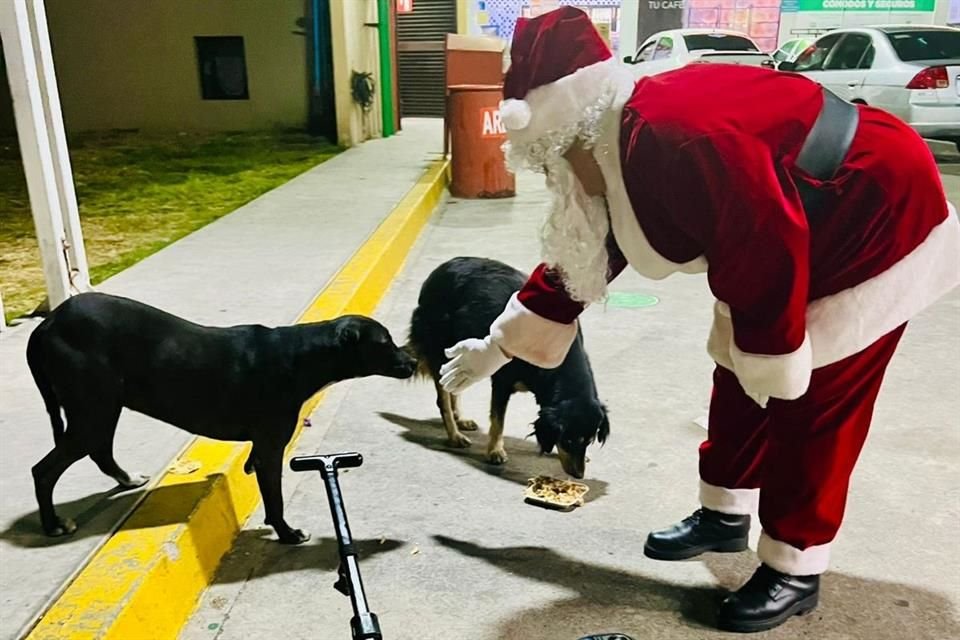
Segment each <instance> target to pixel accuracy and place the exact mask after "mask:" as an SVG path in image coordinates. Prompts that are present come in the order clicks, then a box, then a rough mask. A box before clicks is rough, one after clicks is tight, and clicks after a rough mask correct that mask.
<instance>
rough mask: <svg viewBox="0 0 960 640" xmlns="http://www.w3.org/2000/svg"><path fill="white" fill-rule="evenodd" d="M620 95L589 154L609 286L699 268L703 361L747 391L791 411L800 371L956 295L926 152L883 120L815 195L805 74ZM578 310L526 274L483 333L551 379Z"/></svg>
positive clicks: (875, 116) (872, 115) (943, 216)
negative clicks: (816, 200)
mask: <svg viewBox="0 0 960 640" xmlns="http://www.w3.org/2000/svg"><path fill="white" fill-rule="evenodd" d="M605 69H606V70H605ZM611 69H614V65H613V63H612V62H605V63H603V64H599V65H594V66H592V67H588V68H586V69H582V70H580V71H578V72H577V73H575V74H573V76H570V77H567V78H563V79H561V80H560V81H558V84H560V83H563V82H569V84H570V85H571V86H568V87H565V89H566V90H567V91H568V92H570V94H571V95H577V94H589V93H590V91H591V87H594V86H599V85H602V84H603V83H604V82H609V80H608V77H613V76H615V75H616V74H618V73H621V71H617V72H613V71H611ZM621 82H623V81H622V76H621ZM571 89H573V91H570V90H571ZM593 91H594V93H596V91H597V90H596V89H593ZM621 93H622V94H623V95H622V96H621V97H620V98H619V102H618V103H617V102H615V105H614V107H615V109H620V105H622V111H619V115H615V117H614V118H612V120H610V121H609V123H607V124H605V125H604V126H603V128H602V133H601V136H600V140H599V141H598V143H597V145H596V147H595V148H594V155H595V157H596V158H597V160H598V162H599V164H600V166H601V169H602V171H603V175H604V178H605V180H606V186H607V201H608V205H609V210H610V220H611V230H612V238H611V241H610V249H611V252H610V255H611V259H610V277H611V279H612V278H613V277H615V276H616V275H617V274H618V273H620V271H622V270H623V269H624V267H625V266H626V265H627V264H629V265H630V266H632V267H633V268H634V269H636V270H637V271H638V272H639V273H640V274H642V275H644V276H646V277H648V278H653V279H661V278H664V277H666V276H668V275H670V274H672V273H676V272H684V273H702V272H706V273H707V277H708V282H709V286H710V289H711V291H712V292H713V294H714V296H715V297H716V300H717V302H716V305H715V319H714V326H713V329H712V331H711V335H710V338H709V341H708V351H709V353H710V355H711V356H712V357H713V358H714V360H715V361H716V362H717V363H718V364H720V365H721V366H723V367H726V368H728V369H730V370H731V371H733V372H734V373H735V374H736V375H737V377H738V379H739V380H740V382H741V384H742V386H743V387H744V389H745V391H747V392H748V393H750V394H751V395H754V396H755V397H757V396H763V397H774V398H782V399H795V398H798V397H799V396H801V395H803V394H804V393H805V392H806V389H807V386H808V384H809V378H810V372H811V370H812V369H813V368H817V367H821V366H824V365H827V364H830V363H833V362H837V361H839V360H841V359H843V358H845V357H847V356H849V355H852V354H854V353H857V352H858V351H860V350H862V349H864V348H865V347H867V346H868V345H870V344H871V343H873V342H874V341H875V340H876V339H877V338H879V337H881V336H882V335H884V334H886V333H888V332H889V331H891V330H893V329H894V328H896V327H898V326H899V325H901V324H903V323H904V322H906V321H907V320H908V319H909V318H911V317H912V316H914V315H915V314H917V313H918V312H920V311H921V310H922V309H924V308H925V307H927V306H928V305H929V304H931V303H932V302H933V301H935V300H936V299H937V298H939V297H940V296H942V295H943V294H944V293H946V292H947V291H949V290H950V289H951V288H953V287H954V286H955V285H956V284H958V282H960V224H958V220H957V216H956V213H955V211H953V209H952V207H951V206H949V205H948V204H947V202H946V200H945V197H944V193H943V188H942V184H941V182H940V178H939V173H938V171H937V167H936V165H935V162H934V160H933V158H932V156H931V154H930V152H929V150H928V148H927V146H926V144H925V143H924V142H923V141H922V140H921V139H920V138H919V137H918V136H917V135H916V134H915V133H914V132H913V131H912V130H911V129H909V128H908V127H907V126H906V125H905V124H904V123H902V122H901V121H899V120H898V119H896V118H895V117H894V116H892V115H889V114H887V113H885V112H882V111H878V110H875V109H872V108H870V107H866V106H861V107H860V124H859V127H858V130H857V133H856V135H855V138H854V140H853V142H852V144H851V149H850V151H849V153H848V155H847V157H846V159H845V161H844V162H843V164H842V166H841V168H840V170H839V171H838V173H837V174H836V176H835V178H834V179H833V180H831V181H829V182H826V183H819V182H817V181H815V180H813V179H812V178H810V177H809V176H807V175H806V174H804V172H803V171H802V170H800V169H799V168H797V167H796V166H795V164H794V163H795V160H796V157H797V155H798V153H799V151H800V149H801V147H802V145H803V143H804V141H805V139H806V136H807V133H808V132H809V131H810V129H811V127H812V126H813V124H814V121H815V120H816V118H817V116H818V115H819V113H820V109H821V106H822V104H823V94H822V90H821V88H820V86H819V85H817V84H816V83H814V82H812V81H810V80H808V79H806V78H804V77H801V76H798V75H793V74H786V73H779V72H773V71H768V70H764V69H756V68H749V67H741V66H734V65H691V66H688V67H685V68H683V69H680V70H677V71H672V72H668V73H664V74H661V75H658V76H653V77H649V78H645V79H643V80H640V81H639V82H638V83H636V85H635V86H633V81H632V79H631V80H630V86H629V88H628V89H626V90H624V89H621ZM534 97H535V96H534ZM536 106H537V105H536V104H534V107H536ZM548 106H549V105H548ZM800 181H806V182H808V183H811V184H814V185H816V186H818V187H819V188H821V189H823V190H825V193H826V194H827V195H826V197H825V199H824V200H823V202H822V206H819V207H818V209H819V210H818V211H810V212H807V211H804V209H803V206H802V205H801V202H800V198H799V196H798V192H797V186H796V185H797V184H798V183H799V182H800ZM582 310H583V307H582V305H580V304H578V303H576V302H574V301H572V300H571V299H570V298H569V296H567V294H566V292H565V291H564V290H563V287H562V285H560V284H559V282H558V280H557V279H556V278H554V277H552V275H551V274H550V271H549V269H547V267H546V266H545V265H540V266H539V267H538V268H537V269H536V270H535V271H534V273H533V274H532V275H531V277H530V279H529V281H528V282H527V283H526V285H525V286H524V287H523V289H522V290H521V291H520V292H519V293H518V294H517V295H515V296H514V298H513V299H512V300H511V302H510V304H509V305H508V307H507V309H506V310H505V311H504V313H503V314H502V315H501V316H500V318H498V320H497V321H496V322H495V323H494V325H493V326H492V327H491V335H492V336H493V339H494V340H495V341H496V342H497V343H498V344H499V345H500V346H501V347H502V348H503V349H504V350H505V351H506V352H507V353H510V354H512V355H514V356H517V357H519V358H521V359H524V360H527V361H530V362H532V363H534V364H537V365H539V366H544V367H553V366H557V365H558V364H559V363H560V362H561V361H562V359H563V357H564V355H565V354H566V351H567V350H568V348H569V346H570V344H571V342H572V340H573V338H574V335H575V331H576V328H575V320H576V318H577V316H578V314H579V313H580V312H581V311H582Z"/></svg>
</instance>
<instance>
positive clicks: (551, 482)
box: [524, 476, 590, 510]
mask: <svg viewBox="0 0 960 640" xmlns="http://www.w3.org/2000/svg"><path fill="white" fill-rule="evenodd" d="M589 490H590V487H588V486H587V485H585V484H581V483H579V482H572V481H570V480H559V479H557V478H551V477H550V476H537V477H536V478H530V479H529V480H527V489H526V491H525V492H524V496H526V499H527V502H531V503H533V504H538V505H541V506H545V507H551V508H554V509H565V510H569V509H573V508H574V507H578V506H580V505H582V504H583V496H584V495H585V494H586V493H587V491H589Z"/></svg>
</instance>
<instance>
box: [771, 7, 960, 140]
mask: <svg viewBox="0 0 960 640" xmlns="http://www.w3.org/2000/svg"><path fill="white" fill-rule="evenodd" d="M779 68H780V70H781V71H796V72H797V73H802V74H803V75H805V76H808V77H810V78H811V79H813V80H816V81H817V82H819V83H820V84H822V85H823V86H825V87H827V88H828V89H830V90H832V91H833V92H834V93H836V94H838V95H839V96H841V97H842V98H845V99H846V100H849V101H851V102H858V103H861V104H868V105H872V106H875V107H878V108H881V109H885V110H887V111H890V112H891V113H894V114H895V115H897V116H899V117H900V118H902V119H903V120H904V121H905V122H907V123H908V124H909V125H910V126H911V127H913V128H914V129H916V131H917V132H918V133H919V134H920V135H922V136H923V137H925V138H930V139H934V140H948V141H950V142H954V143H955V144H957V147H958V149H960V82H958V76H960V30H958V29H951V28H948V27H933V26H918V25H906V26H881V27H870V28H856V29H854V28H850V29H837V30H836V31H831V32H830V33H827V34H826V35H823V36H821V37H820V38H818V39H817V41H816V42H814V43H813V45H811V46H810V47H809V48H808V49H807V50H806V51H804V52H803V53H801V54H800V55H799V56H798V57H797V59H796V60H795V61H793V62H787V61H784V62H782V63H781V64H780V67H779Z"/></svg>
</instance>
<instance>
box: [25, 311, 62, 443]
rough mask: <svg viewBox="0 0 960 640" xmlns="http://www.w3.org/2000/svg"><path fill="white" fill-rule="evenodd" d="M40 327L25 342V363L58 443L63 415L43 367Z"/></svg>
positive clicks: (42, 343)
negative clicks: (38, 391) (48, 416)
mask: <svg viewBox="0 0 960 640" xmlns="http://www.w3.org/2000/svg"><path fill="white" fill-rule="evenodd" d="M42 328H43V327H42V326H41V327H37V329H36V330H35V331H34V332H33V333H32V334H31V335H30V340H29V341H28V342H27V365H28V366H29V367H30V373H31V374H32V375H33V381H34V382H35V383H36V385H37V389H39V390H40V396H41V397H42V398H43V406H44V407H46V409H47V413H48V414H49V415H50V426H51V427H53V441H54V443H56V444H59V443H60V440H61V439H62V438H63V433H64V430H65V427H64V424H63V416H61V415H60V401H59V400H58V399H57V394H56V392H54V390H53V385H52V384H51V383H50V378H48V377H47V372H46V370H45V369H44V367H43V359H44V358H43V355H44V353H43V351H44V346H43V345H44V342H43V333H42V331H41V329H42Z"/></svg>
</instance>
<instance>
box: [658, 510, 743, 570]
mask: <svg viewBox="0 0 960 640" xmlns="http://www.w3.org/2000/svg"><path fill="white" fill-rule="evenodd" d="M749 531H750V516H748V515H747V516H731V515H728V514H726V513H720V512H719V511H711V510H710V509H707V508H701V509H697V510H696V511H694V512H693V515H691V516H689V517H687V518H684V519H683V520H682V521H681V522H679V523H678V524H675V525H673V526H672V527H670V528H668V529H661V530H660V531H653V532H651V533H650V535H648V536H647V543H646V544H645V545H643V553H644V555H645V556H647V557H648V558H653V559H654V560H686V559H687V558H693V557H695V556H698V555H700V554H701V553H705V552H707V551H719V552H733V551H743V550H745V549H746V548H747V533H749Z"/></svg>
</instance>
